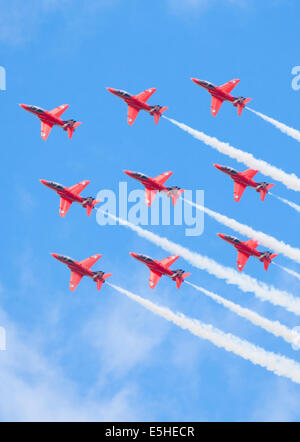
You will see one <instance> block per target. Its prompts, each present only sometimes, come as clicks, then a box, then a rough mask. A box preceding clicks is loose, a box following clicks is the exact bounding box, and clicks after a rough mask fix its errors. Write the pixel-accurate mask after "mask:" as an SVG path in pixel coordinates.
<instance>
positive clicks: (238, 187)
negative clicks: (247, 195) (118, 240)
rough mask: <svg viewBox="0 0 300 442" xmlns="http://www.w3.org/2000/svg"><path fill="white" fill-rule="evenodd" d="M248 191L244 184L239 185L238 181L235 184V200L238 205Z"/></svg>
mask: <svg viewBox="0 0 300 442" xmlns="http://www.w3.org/2000/svg"><path fill="white" fill-rule="evenodd" d="M245 189H246V186H244V185H243V184H240V183H238V182H237V181H235V182H234V191H233V193H234V200H235V201H236V202H237V203H238V202H239V200H240V199H241V198H242V195H243V193H244V191H245Z"/></svg>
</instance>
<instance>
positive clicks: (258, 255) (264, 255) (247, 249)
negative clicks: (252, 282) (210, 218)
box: [218, 233, 272, 262]
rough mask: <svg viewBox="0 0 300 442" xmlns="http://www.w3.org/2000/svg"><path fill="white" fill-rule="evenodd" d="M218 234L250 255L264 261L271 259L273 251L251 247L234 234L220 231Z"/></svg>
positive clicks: (240, 250)
mask: <svg viewBox="0 0 300 442" xmlns="http://www.w3.org/2000/svg"><path fill="white" fill-rule="evenodd" d="M218 236H219V237H220V238H222V239H224V241H227V242H229V244H232V245H233V246H234V247H235V248H236V249H237V250H238V251H239V252H241V253H243V254H245V255H248V256H254V257H255V258H258V259H259V260H260V261H262V262H263V261H264V260H265V259H269V257H270V256H271V255H272V254H271V252H259V251H258V250H257V249H256V248H255V247H250V246H249V245H247V244H246V243H245V242H243V241H240V240H239V239H237V238H235V237H234V236H231V235H224V234H223V233H218Z"/></svg>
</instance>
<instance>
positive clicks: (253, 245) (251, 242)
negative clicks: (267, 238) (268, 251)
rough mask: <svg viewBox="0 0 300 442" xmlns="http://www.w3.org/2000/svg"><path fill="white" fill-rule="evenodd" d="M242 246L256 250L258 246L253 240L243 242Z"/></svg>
mask: <svg viewBox="0 0 300 442" xmlns="http://www.w3.org/2000/svg"><path fill="white" fill-rule="evenodd" d="M244 244H246V246H248V247H251V248H253V249H256V248H257V247H258V246H259V244H258V242H257V241H256V240H255V239H249V241H246V242H244Z"/></svg>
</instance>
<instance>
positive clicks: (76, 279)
mask: <svg viewBox="0 0 300 442" xmlns="http://www.w3.org/2000/svg"><path fill="white" fill-rule="evenodd" d="M82 276H83V275H80V274H79V273H76V272H73V271H71V279H70V285H69V287H70V290H71V291H72V292H74V290H75V289H76V287H77V286H78V284H79V283H80V281H81V279H82Z"/></svg>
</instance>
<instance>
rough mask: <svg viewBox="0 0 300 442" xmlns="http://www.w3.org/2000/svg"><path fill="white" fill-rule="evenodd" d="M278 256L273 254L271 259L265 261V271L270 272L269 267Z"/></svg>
mask: <svg viewBox="0 0 300 442" xmlns="http://www.w3.org/2000/svg"><path fill="white" fill-rule="evenodd" d="M276 256H278V255H277V254H276V253H273V254H272V255H271V256H270V257H269V258H265V259H264V267H265V271H267V270H268V268H269V265H270V264H271V261H272V259H274V258H276Z"/></svg>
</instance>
